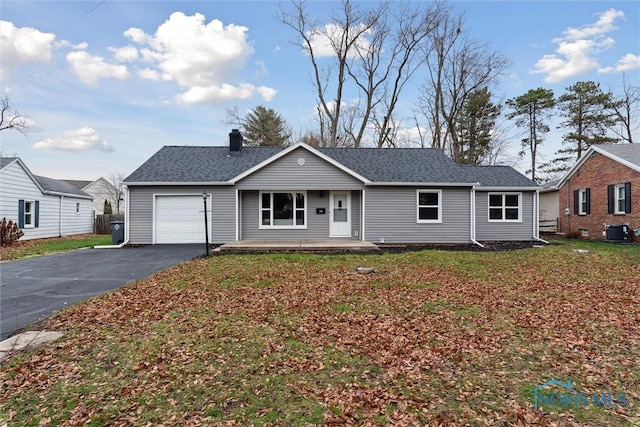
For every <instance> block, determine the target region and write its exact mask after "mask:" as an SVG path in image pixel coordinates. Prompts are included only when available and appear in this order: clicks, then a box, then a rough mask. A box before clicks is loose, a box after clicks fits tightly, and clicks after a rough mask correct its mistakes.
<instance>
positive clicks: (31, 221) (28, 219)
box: [23, 200, 35, 228]
mask: <svg viewBox="0 0 640 427" xmlns="http://www.w3.org/2000/svg"><path fill="white" fill-rule="evenodd" d="M23 218H24V228H33V227H35V202H34V201H33V200H25V201H24V216H23Z"/></svg>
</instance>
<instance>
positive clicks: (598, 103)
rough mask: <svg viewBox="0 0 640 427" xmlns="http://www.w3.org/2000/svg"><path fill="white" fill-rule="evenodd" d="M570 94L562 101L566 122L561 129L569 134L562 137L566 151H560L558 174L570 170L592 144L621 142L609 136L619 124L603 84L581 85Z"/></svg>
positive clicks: (577, 85)
mask: <svg viewBox="0 0 640 427" xmlns="http://www.w3.org/2000/svg"><path fill="white" fill-rule="evenodd" d="M566 91H567V92H565V93H564V94H563V95H562V96H560V98H558V107H559V109H560V113H561V115H562V116H563V117H564V118H565V119H566V120H565V121H563V122H562V123H561V124H560V126H559V128H564V129H567V130H568V132H567V133H565V134H564V135H563V136H562V144H563V146H564V148H562V149H560V150H558V151H557V153H556V154H557V155H558V157H556V158H555V159H554V160H553V164H554V166H555V167H553V168H552V169H551V170H552V171H554V172H562V171H566V170H568V169H569V167H570V164H572V163H573V162H574V161H575V160H578V159H580V157H582V154H583V153H584V152H585V151H586V150H587V149H588V148H589V146H591V145H592V144H604V143H612V142H614V143H615V142H618V140H617V139H616V138H614V137H611V136H610V135H608V130H609V129H610V128H611V127H612V126H614V125H615V123H616V122H617V118H616V116H615V115H614V113H613V112H612V111H611V110H610V106H611V105H612V104H613V102H614V101H613V95H612V94H611V93H610V92H607V93H605V92H603V91H602V89H600V84H599V83H595V82H592V81H588V82H577V83H576V84H574V85H573V86H569V87H568V88H566Z"/></svg>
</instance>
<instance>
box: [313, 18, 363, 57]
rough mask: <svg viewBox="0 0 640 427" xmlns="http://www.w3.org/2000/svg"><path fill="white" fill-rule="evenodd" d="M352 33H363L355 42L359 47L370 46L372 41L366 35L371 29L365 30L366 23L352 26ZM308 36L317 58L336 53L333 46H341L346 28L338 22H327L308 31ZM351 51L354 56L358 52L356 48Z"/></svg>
mask: <svg viewBox="0 0 640 427" xmlns="http://www.w3.org/2000/svg"><path fill="white" fill-rule="evenodd" d="M350 33H351V34H358V33H361V34H360V35H359V36H358V39H357V40H356V43H355V45H356V47H357V48H358V49H361V50H363V51H366V50H368V49H369V48H370V46H371V43H370V42H369V40H367V38H366V35H368V34H370V33H371V30H364V24H360V25H359V26H357V27H355V28H352V29H351V31H350ZM307 36H308V37H309V40H310V43H311V48H312V49H313V54H314V56H315V57H316V58H322V57H331V56H335V55H336V52H335V49H334V48H333V46H334V45H336V46H340V44H341V39H342V37H343V36H344V29H343V28H342V27H340V26H339V25H336V24H326V25H325V26H324V27H322V28H314V29H313V30H311V31H310V32H309V33H307ZM351 52H352V56H355V55H356V54H357V52H356V51H355V50H352V51H351Z"/></svg>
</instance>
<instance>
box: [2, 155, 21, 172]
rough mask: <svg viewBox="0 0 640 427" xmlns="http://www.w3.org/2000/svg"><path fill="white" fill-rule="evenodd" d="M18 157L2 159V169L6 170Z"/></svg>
mask: <svg viewBox="0 0 640 427" xmlns="http://www.w3.org/2000/svg"><path fill="white" fill-rule="evenodd" d="M16 159H17V157H0V169H4V168H6V167H7V166H9V165H10V164H11V163H13V162H14V161H16Z"/></svg>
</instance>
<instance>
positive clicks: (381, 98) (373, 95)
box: [280, 0, 443, 147]
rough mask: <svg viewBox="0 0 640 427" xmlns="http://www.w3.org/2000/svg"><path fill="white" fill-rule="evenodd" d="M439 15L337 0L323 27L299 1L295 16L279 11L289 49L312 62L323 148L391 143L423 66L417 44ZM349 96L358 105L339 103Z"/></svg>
mask: <svg viewBox="0 0 640 427" xmlns="http://www.w3.org/2000/svg"><path fill="white" fill-rule="evenodd" d="M442 10H443V6H442V3H440V2H439V1H437V2H431V3H428V4H425V3H421V4H419V5H415V4H412V3H401V2H390V1H387V2H384V3H378V4H376V5H375V6H368V7H366V8H364V7H361V6H359V5H356V4H354V3H352V2H351V1H350V0H342V3H341V5H340V8H339V9H336V11H334V12H332V15H331V16H330V18H329V21H328V22H319V21H316V22H310V21H309V18H308V16H307V12H306V3H305V2H304V1H302V0H296V1H294V3H293V12H291V13H288V12H286V11H284V10H282V11H281V12H282V13H281V16H280V20H281V21H282V22H283V23H284V24H285V25H287V26H288V27H289V28H291V29H292V30H294V32H295V33H296V38H297V39H296V40H295V41H294V42H293V43H294V44H295V45H297V46H300V47H301V48H302V49H303V50H304V51H305V53H306V54H307V55H308V57H309V59H310V62H311V66H312V84H313V87H314V90H315V92H316V97H317V100H318V121H319V123H320V136H321V140H322V141H323V145H325V146H330V147H336V146H351V147H359V146H360V145H362V144H363V143H364V142H365V141H370V142H371V143H372V144H374V145H377V146H378V147H381V146H383V145H389V144H390V141H392V137H393V133H394V132H395V131H396V129H395V126H396V123H397V121H396V120H394V117H393V116H394V112H395V110H396V109H397V107H398V104H399V102H400V99H401V94H402V92H403V89H404V88H405V86H406V84H407V82H409V81H410V79H411V77H412V76H413V75H414V74H415V72H416V71H417V70H418V68H419V67H420V66H421V62H420V61H418V60H417V56H418V53H419V52H420V51H421V44H424V43H426V41H427V39H428V35H429V34H430V32H432V31H434V29H435V28H436V27H437V26H438V25H439V20H440V16H441V11H442ZM322 42H324V43H325V44H326V45H328V47H329V49H330V52H331V58H330V59H328V60H327V58H325V56H326V51H324V50H323V51H320V50H319V47H318V46H320V45H321V43H322ZM327 63H328V65H325V66H322V64H327ZM347 94H353V96H354V97H355V95H356V94H357V95H358V99H359V100H358V101H357V102H350V101H345V99H346V97H347Z"/></svg>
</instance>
